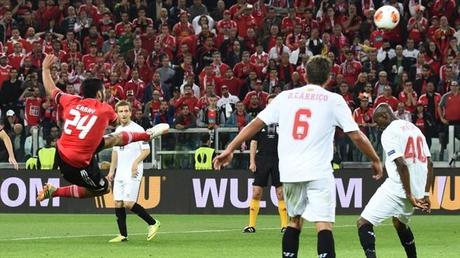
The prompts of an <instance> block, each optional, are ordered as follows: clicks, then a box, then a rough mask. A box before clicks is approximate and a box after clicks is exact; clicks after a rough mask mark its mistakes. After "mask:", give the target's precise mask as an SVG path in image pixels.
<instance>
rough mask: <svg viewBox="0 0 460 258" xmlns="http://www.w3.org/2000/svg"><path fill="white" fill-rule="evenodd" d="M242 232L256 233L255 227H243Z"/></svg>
mask: <svg viewBox="0 0 460 258" xmlns="http://www.w3.org/2000/svg"><path fill="white" fill-rule="evenodd" d="M243 233H256V228H255V227H250V226H247V227H244V228H243Z"/></svg>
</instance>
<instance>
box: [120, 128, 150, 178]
mask: <svg viewBox="0 0 460 258" xmlns="http://www.w3.org/2000/svg"><path fill="white" fill-rule="evenodd" d="M122 131H126V132H145V130H144V128H142V126H140V125H138V124H136V123H135V122H133V121H131V122H130V123H129V124H128V125H126V126H121V125H120V126H118V127H117V129H115V132H116V133H118V132H122ZM149 148H150V146H149V144H148V143H145V142H132V143H130V144H128V145H125V146H115V147H113V150H114V151H116V152H117V155H118V161H117V172H116V174H115V180H127V179H130V178H131V166H132V165H133V162H134V160H136V159H137V157H139V155H140V154H141V152H142V150H146V149H149ZM137 170H138V175H137V178H138V179H140V178H142V175H143V171H144V166H143V162H139V166H138V167H137Z"/></svg>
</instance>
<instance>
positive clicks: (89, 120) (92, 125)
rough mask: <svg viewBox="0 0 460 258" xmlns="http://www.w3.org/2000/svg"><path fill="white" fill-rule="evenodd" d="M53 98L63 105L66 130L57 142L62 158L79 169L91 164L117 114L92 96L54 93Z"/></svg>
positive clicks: (56, 91) (59, 91)
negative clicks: (107, 128) (106, 130)
mask: <svg viewBox="0 0 460 258" xmlns="http://www.w3.org/2000/svg"><path fill="white" fill-rule="evenodd" d="M52 96H53V99H54V101H55V102H56V104H58V105H59V106H61V107H62V110H63V113H62V117H63V120H64V130H63V133H62V136H61V137H60V138H59V140H58V141H57V146H58V149H59V154H60V155H61V158H62V159H63V160H64V161H65V162H66V163H68V164H69V165H72V166H73V167H76V168H84V167H86V166H88V165H89V163H90V161H91V159H92V158H93V156H94V154H95V151H96V149H97V147H98V146H99V143H100V142H101V140H102V137H103V136H104V132H105V129H106V127H107V126H108V125H109V123H113V122H115V121H116V120H117V114H116V113H115V111H114V110H113V108H112V107H111V106H110V105H108V104H107V103H103V102H100V101H98V100H96V99H92V98H85V99H83V98H81V97H80V96H77V95H69V94H65V93H63V92H62V91H61V90H55V91H54V92H53V95H52Z"/></svg>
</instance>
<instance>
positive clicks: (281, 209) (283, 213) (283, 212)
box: [278, 201, 288, 228]
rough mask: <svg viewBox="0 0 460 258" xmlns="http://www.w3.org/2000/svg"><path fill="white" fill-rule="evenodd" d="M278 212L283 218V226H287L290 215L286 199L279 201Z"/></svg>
mask: <svg viewBox="0 0 460 258" xmlns="http://www.w3.org/2000/svg"><path fill="white" fill-rule="evenodd" d="M278 212H279V214H280V219H281V227H282V228H285V227H287V224H288V216H287V211H286V203H285V202H284V201H278Z"/></svg>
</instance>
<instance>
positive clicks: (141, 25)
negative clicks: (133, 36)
mask: <svg viewBox="0 0 460 258" xmlns="http://www.w3.org/2000/svg"><path fill="white" fill-rule="evenodd" d="M146 12H147V10H146V9H145V7H141V8H138V9H137V18H136V19H134V20H133V26H134V28H135V30H136V31H138V32H139V33H140V34H143V33H145V32H146V30H147V27H148V26H153V20H152V19H151V18H149V17H146Z"/></svg>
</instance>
